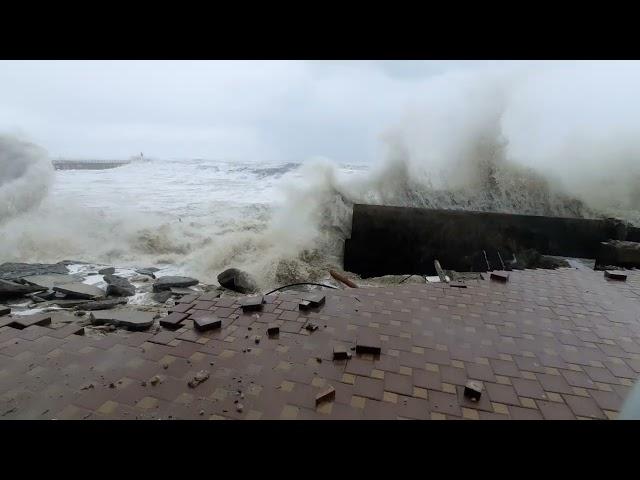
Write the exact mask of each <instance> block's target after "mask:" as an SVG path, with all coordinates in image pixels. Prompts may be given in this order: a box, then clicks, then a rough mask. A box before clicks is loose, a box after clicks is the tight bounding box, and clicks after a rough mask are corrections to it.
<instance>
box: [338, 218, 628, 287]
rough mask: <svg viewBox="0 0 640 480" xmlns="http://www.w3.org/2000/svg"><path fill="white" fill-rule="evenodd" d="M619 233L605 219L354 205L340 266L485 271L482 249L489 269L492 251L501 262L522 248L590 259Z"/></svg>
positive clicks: (365, 271) (370, 271)
mask: <svg viewBox="0 0 640 480" xmlns="http://www.w3.org/2000/svg"><path fill="white" fill-rule="evenodd" d="M620 235H621V234H620V231H619V229H618V228H616V225H615V223H612V222H609V221H606V220H591V219H580V218H559V217H540V216H532V215H511V214H502V213H487V212H468V211H454V210H428V209H420V208H405V207H386V206H377V205H355V206H354V209H353V224H352V233H351V238H350V239H348V240H346V241H345V251H344V268H345V270H347V271H351V272H355V273H358V274H360V275H362V276H364V277H371V276H378V275H387V274H403V273H407V274H409V273H416V274H435V270H434V266H433V261H434V259H438V260H439V261H440V263H441V265H442V267H443V268H445V269H452V270H458V271H486V262H485V261H484V255H483V253H482V251H483V250H485V251H486V252H487V255H488V256H490V257H491V258H490V260H491V263H492V265H493V267H492V268H497V267H499V265H498V264H497V261H496V260H495V259H496V258H497V253H496V252H500V254H501V256H502V258H503V259H504V260H505V262H506V261H507V260H508V259H511V258H513V253H514V252H520V251H523V250H526V249H535V250H537V251H538V252H540V253H542V254H546V255H560V256H570V257H582V258H595V256H596V253H597V251H598V248H599V246H600V242H602V241H606V240H608V239H610V238H619V237H620Z"/></svg>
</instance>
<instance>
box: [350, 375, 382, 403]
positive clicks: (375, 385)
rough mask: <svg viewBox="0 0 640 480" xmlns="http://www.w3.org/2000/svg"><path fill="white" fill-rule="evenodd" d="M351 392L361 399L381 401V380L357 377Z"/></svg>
mask: <svg viewBox="0 0 640 480" xmlns="http://www.w3.org/2000/svg"><path fill="white" fill-rule="evenodd" d="M353 392H354V394H355V395H359V396H361V397H365V398H371V399H373V400H382V394H383V392H384V383H383V382H382V380H378V379H375V378H368V377H360V376H357V377H356V380H355V383H354V389H353Z"/></svg>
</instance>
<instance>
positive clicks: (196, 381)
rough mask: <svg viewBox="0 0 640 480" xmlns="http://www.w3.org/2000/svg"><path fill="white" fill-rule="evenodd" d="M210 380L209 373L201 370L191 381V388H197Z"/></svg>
mask: <svg viewBox="0 0 640 480" xmlns="http://www.w3.org/2000/svg"><path fill="white" fill-rule="evenodd" d="M208 378H209V372H208V371H207V370H200V371H199V372H198V373H196V374H195V375H194V377H193V378H192V379H191V380H189V383H188V385H189V387H190V388H196V387H197V386H198V385H200V384H201V383H202V382H204V381H206V380H207V379H208Z"/></svg>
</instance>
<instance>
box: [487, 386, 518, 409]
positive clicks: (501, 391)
mask: <svg viewBox="0 0 640 480" xmlns="http://www.w3.org/2000/svg"><path fill="white" fill-rule="evenodd" d="M484 388H485V390H486V395H488V397H489V399H490V400H491V401H492V402H497V403H504V404H507V405H515V406H519V405H520V401H519V400H518V395H517V394H516V391H515V389H514V388H513V387H512V386H510V385H499V384H497V383H485V384H484Z"/></svg>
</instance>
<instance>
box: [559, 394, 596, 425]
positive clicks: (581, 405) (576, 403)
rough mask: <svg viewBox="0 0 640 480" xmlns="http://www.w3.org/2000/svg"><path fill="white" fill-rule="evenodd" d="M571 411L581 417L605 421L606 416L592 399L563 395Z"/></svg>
mask: <svg viewBox="0 0 640 480" xmlns="http://www.w3.org/2000/svg"><path fill="white" fill-rule="evenodd" d="M563 397H564V399H565V401H566V402H567V405H568V406H569V408H571V411H572V412H573V413H574V414H575V415H576V416H580V417H589V418H600V419H605V418H606V416H605V415H604V413H603V412H602V410H600V408H599V407H598V404H597V403H596V402H595V400H593V399H592V398H590V397H579V396H575V395H563Z"/></svg>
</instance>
